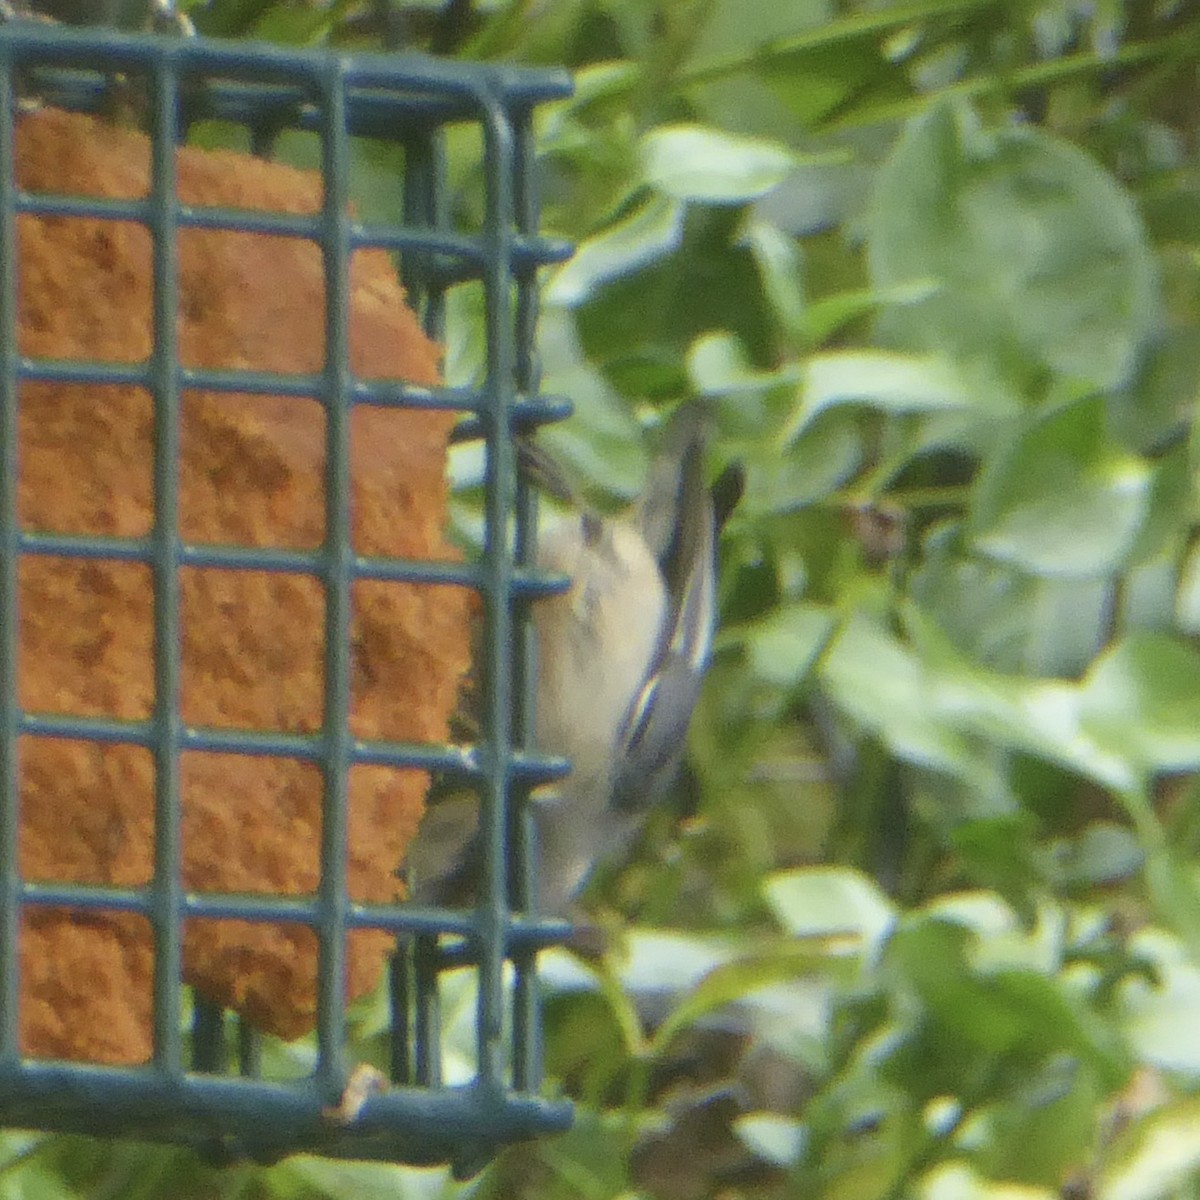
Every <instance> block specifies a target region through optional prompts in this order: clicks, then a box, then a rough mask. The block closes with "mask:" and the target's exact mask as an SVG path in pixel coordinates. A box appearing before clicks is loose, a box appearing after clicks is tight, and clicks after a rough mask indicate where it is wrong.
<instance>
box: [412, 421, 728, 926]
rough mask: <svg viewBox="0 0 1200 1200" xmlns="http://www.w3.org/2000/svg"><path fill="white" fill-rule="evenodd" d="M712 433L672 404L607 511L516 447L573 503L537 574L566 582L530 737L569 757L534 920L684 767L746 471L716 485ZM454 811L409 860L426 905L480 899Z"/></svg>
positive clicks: (540, 630) (468, 836)
mask: <svg viewBox="0 0 1200 1200" xmlns="http://www.w3.org/2000/svg"><path fill="white" fill-rule="evenodd" d="M706 425H707V414H706V413H705V412H704V411H703V410H702V409H701V408H700V407H699V406H698V405H695V404H688V405H684V406H682V407H681V408H680V409H679V410H677V412H676V414H675V415H674V417H673V418H672V419H671V420H670V421H669V422H668V423H667V429H666V433H665V437H664V439H663V445H662V448H661V450H660V452H659V453H658V454H657V455H656V457H655V458H654V460H653V462H652V464H651V467H650V470H649V472H648V476H647V482H646V487H645V489H644V491H643V493H642V495H641V497H640V499H639V500H638V501H637V502H636V503H635V504H634V506H633V508H632V509H631V510H630V511H628V512H627V513H624V514H621V515H618V516H612V517H609V516H602V515H600V514H598V513H596V512H595V511H593V510H591V509H590V508H588V507H586V506H582V505H579V504H578V502H577V499H576V497H575V493H574V490H573V489H572V488H571V487H570V485H569V484H568V482H567V481H566V478H565V475H564V473H563V472H562V470H561V468H560V467H559V465H558V464H557V463H556V462H555V461H554V459H553V458H552V457H551V456H550V455H549V454H548V453H547V452H546V451H545V450H544V449H543V448H542V447H541V446H540V445H538V444H536V443H533V442H531V441H525V440H523V441H522V442H521V443H520V444H519V447H518V456H519V461H520V467H521V469H522V470H523V471H524V472H525V473H526V475H527V477H528V478H529V479H531V481H532V482H533V483H534V484H535V485H536V486H538V487H539V488H541V489H542V490H544V491H545V492H547V493H548V494H549V495H551V496H553V497H554V498H556V499H559V500H561V501H565V502H567V503H569V504H571V505H572V506H574V507H575V509H576V511H573V512H572V513H571V515H569V516H565V517H563V518H561V519H559V520H557V521H554V522H552V523H548V525H547V527H546V528H545V529H544V530H542V531H540V532H539V537H538V543H537V557H536V561H537V565H538V567H539V568H540V569H542V570H544V571H546V572H549V573H553V574H558V575H565V576H566V577H567V579H568V580H569V585H568V587H567V589H566V591H565V592H562V593H561V594H557V595H553V596H548V597H545V598H543V599H539V600H537V601H536V602H534V604H533V612H532V622H533V628H534V635H535V639H536V645H537V655H536V658H537V670H538V675H537V687H536V704H535V714H534V715H535V725H534V730H535V743H536V748H537V750H538V751H539V752H541V753H545V754H549V755H554V756H561V757H563V758H566V759H568V760H569V761H570V763H571V771H570V774H569V775H568V776H567V777H566V778H564V779H562V780H559V781H556V782H555V783H554V784H552V785H547V786H546V787H544V788H540V789H538V790H537V791H536V792H535V793H534V794H533V796H532V798H531V803H532V813H533V820H534V825H535V828H536V831H537V845H538V852H539V853H538V863H537V869H536V880H537V889H536V912H537V914H538V915H540V916H561V917H566V916H568V915H569V914H570V912H571V909H572V906H573V904H574V902H575V900H576V898H577V896H578V895H579V894H580V892H581V891H582V890H583V889H584V887H585V886H586V884H587V881H588V879H589V878H590V876H591V874H592V871H593V869H594V868H595V867H596V866H597V864H598V863H599V862H600V861H602V860H607V859H609V858H612V857H614V856H616V855H619V854H620V853H622V852H623V851H625V850H627V849H628V847H629V845H630V844H631V842H632V840H633V838H634V837H635V835H636V833H637V831H638V829H639V828H640V827H641V825H642V823H643V822H644V820H645V818H646V815H647V814H648V813H649V812H650V810H651V809H652V808H653V807H654V805H655V803H656V802H658V801H659V800H660V799H661V798H662V797H663V795H664V794H665V793H666V792H667V791H668V790H669V788H670V785H671V783H672V782H673V781H674V779H675V777H676V774H677V772H678V770H679V767H680V764H681V762H682V758H683V751H684V745H685V740H686V735H687V730H688V725H689V723H690V720H691V716H692V712H693V710H694V708H695V705H696V701H697V699H698V697H699V694H700V689H701V684H702V681H703V677H704V672H705V670H706V668H707V666H708V663H709V660H710V658H711V655H712V644H713V634H714V629H715V625H716V570H717V563H716V546H717V539H718V536H719V534H720V530H721V527H722V525H723V524H724V522H725V520H726V519H727V517H728V516H729V514H730V512H731V511H732V509H733V507H734V506H735V505H736V503H737V501H738V499H739V498H740V495H741V491H742V486H743V478H742V471H741V467H740V466H738V465H736V464H734V465H732V466H730V467H728V468H726V470H725V471H724V472H723V473H722V475H721V476H720V477H719V478H718V480H717V481H716V483H714V484H713V485H712V486H710V485H709V483H708V479H707V473H706V464H705V450H706V444H707V440H708V437H707V429H706ZM459 807H460V809H461V811H458V812H455V813H453V814H451V813H450V811H449V810H447V811H446V812H439V811H438V810H439V809H440V808H442V806H441V805H433V806H431V810H430V813H429V814H427V817H426V820H425V822H424V823H423V825H422V829H421V831H420V832H419V833H418V836H417V840H416V842H415V844H414V847H413V848H412V850H411V851H410V854H409V878H410V881H411V885H412V886H411V893H412V896H413V898H414V899H416V900H417V901H418V902H421V903H430V904H452V903H462V902H464V901H465V900H466V899H468V898H469V897H470V896H471V894H472V891H473V887H474V884H475V880H476V878H477V876H478V867H479V854H480V841H479V838H478V836H477V834H476V833H475V830H474V828H473V827H470V828H468V824H469V823H470V824H473V821H474V819H475V814H476V809H475V808H474V807H473V806H472V805H471V804H470V803H468V804H466V805H465V806H464V805H462V804H461V802H460V804H459ZM455 840H457V842H458V848H457V849H450V850H448V849H447V847H448V845H449V844H451V843H453V842H454V841H455ZM434 860H440V861H438V862H437V863H436V864H435V861H434Z"/></svg>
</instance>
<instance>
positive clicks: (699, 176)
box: [641, 125, 801, 204]
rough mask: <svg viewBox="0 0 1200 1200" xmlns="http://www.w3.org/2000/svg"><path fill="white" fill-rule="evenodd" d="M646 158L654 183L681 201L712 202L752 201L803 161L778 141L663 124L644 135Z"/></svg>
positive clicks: (650, 180) (647, 172) (647, 171)
mask: <svg viewBox="0 0 1200 1200" xmlns="http://www.w3.org/2000/svg"><path fill="white" fill-rule="evenodd" d="M641 158H642V170H643V172H644V174H645V178H646V182H647V183H649V184H650V186H651V187H653V188H656V189H657V190H658V191H660V192H662V193H663V194H665V195H668V196H671V197H673V198H674V199H676V200H702V201H706V202H707V203H709V204H742V203H745V202H746V201H747V200H753V199H755V198H756V197H758V196H761V195H763V193H764V192H769V191H770V190H771V189H772V188H773V187H776V186H777V185H778V184H779V183H780V182H782V181H783V180H784V179H785V178H787V176H788V175H789V174H790V173H791V172H792V171H793V170H794V169H795V168H796V166H797V165H798V164H799V162H800V161H801V159H800V157H799V156H798V155H796V154H795V153H793V152H792V151H791V150H789V149H788V148H787V147H786V146H782V145H779V144H778V143H776V142H770V141H767V140H765V139H762V138H747V137H737V136H735V135H733V134H730V133H726V132H724V131H723V130H720V129H715V128H712V127H709V126H704V125H660V126H659V127H658V128H657V129H654V130H652V131H651V132H650V133H648V134H646V136H645V137H644V138H643V139H642V144H641Z"/></svg>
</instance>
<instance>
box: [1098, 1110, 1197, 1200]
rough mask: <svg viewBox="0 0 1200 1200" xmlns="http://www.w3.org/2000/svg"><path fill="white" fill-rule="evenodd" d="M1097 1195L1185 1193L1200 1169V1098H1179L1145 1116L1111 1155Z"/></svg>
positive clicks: (1124, 1198)
mask: <svg viewBox="0 0 1200 1200" xmlns="http://www.w3.org/2000/svg"><path fill="white" fill-rule="evenodd" d="M1106 1159H1107V1161H1106V1162H1105V1164H1104V1168H1103V1170H1102V1172H1101V1175H1100V1178H1099V1180H1098V1181H1097V1186H1096V1192H1095V1194H1096V1197H1097V1200H1160V1198H1161V1197H1165V1196H1175V1195H1179V1194H1181V1193H1180V1189H1181V1188H1186V1187H1188V1186H1189V1185H1190V1184H1191V1183H1192V1182H1193V1181H1194V1176H1195V1173H1196V1171H1197V1170H1200V1101H1198V1100H1194V1099H1184V1100H1176V1101H1174V1102H1173V1103H1171V1104H1170V1105H1169V1106H1168V1107H1166V1108H1164V1109H1163V1110H1162V1111H1161V1112H1155V1113H1151V1114H1150V1115H1149V1116H1148V1117H1146V1118H1145V1119H1144V1120H1142V1121H1140V1122H1139V1123H1138V1124H1137V1125H1136V1126H1134V1128H1133V1129H1132V1130H1130V1132H1129V1133H1128V1134H1126V1135H1125V1136H1124V1137H1122V1138H1121V1139H1120V1141H1119V1142H1118V1144H1117V1146H1116V1147H1115V1148H1114V1149H1113V1150H1112V1151H1110V1152H1109V1154H1108V1155H1106Z"/></svg>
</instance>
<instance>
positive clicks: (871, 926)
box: [763, 867, 896, 953]
mask: <svg viewBox="0 0 1200 1200" xmlns="http://www.w3.org/2000/svg"><path fill="white" fill-rule="evenodd" d="M763 895H764V896H765V897H766V900H767V903H768V904H769V905H770V906H771V909H772V911H773V912H774V913H775V916H776V918H777V919H778V920H779V922H780V923H781V924H782V925H783V926H784V928H785V929H787V931H788V932H789V933H791V934H792V935H794V936H795V937H803V938H845V939H848V941H849V943H850V945H851V946H852V947H854V948H857V949H860V950H862V951H865V952H868V953H870V952H873V951H874V950H875V949H876V948H877V947H878V946H879V944H880V943H881V942H882V941H883V939H884V938H885V937H886V936H887V935H888V933H889V932H890V931H891V929H892V926H893V924H894V923H895V920H896V912H895V909H894V908H893V907H892V904H891V902H890V901H889V900H888V898H887V897H886V896H885V895H884V894H883V893H882V892H881V891H880V890H879V889H878V887H876V886H875V884H874V883H872V882H871V880H869V879H868V878H867V877H866V876H865V875H861V874H859V873H858V872H857V871H851V870H848V869H844V868H838V867H807V868H804V869H802V870H797V871H783V872H780V873H778V874H775V875H772V876H770V878H768V879H767V880H765V881H764V883H763Z"/></svg>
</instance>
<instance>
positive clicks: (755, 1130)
mask: <svg viewBox="0 0 1200 1200" xmlns="http://www.w3.org/2000/svg"><path fill="white" fill-rule="evenodd" d="M733 1131H734V1133H736V1134H737V1135H738V1137H739V1138H740V1139H741V1142H742V1145H744V1146H745V1147H746V1149H747V1150H749V1151H751V1153H753V1154H755V1155H757V1156H758V1157H759V1158H761V1159H762V1160H763V1161H764V1162H769V1163H771V1164H772V1165H773V1166H776V1167H791V1166H795V1164H796V1163H798V1162H799V1161H800V1158H801V1156H802V1155H803V1154H804V1150H805V1147H806V1145H807V1142H808V1138H807V1131H806V1130H805V1128H804V1126H803V1125H802V1124H801V1123H800V1122H799V1121H796V1120H793V1119H792V1118H791V1117H785V1116H783V1115H781V1114H780V1113H772V1112H753V1113H747V1114H746V1115H745V1116H744V1117H738V1119H737V1120H736V1121H735V1122H734V1123H733Z"/></svg>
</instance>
